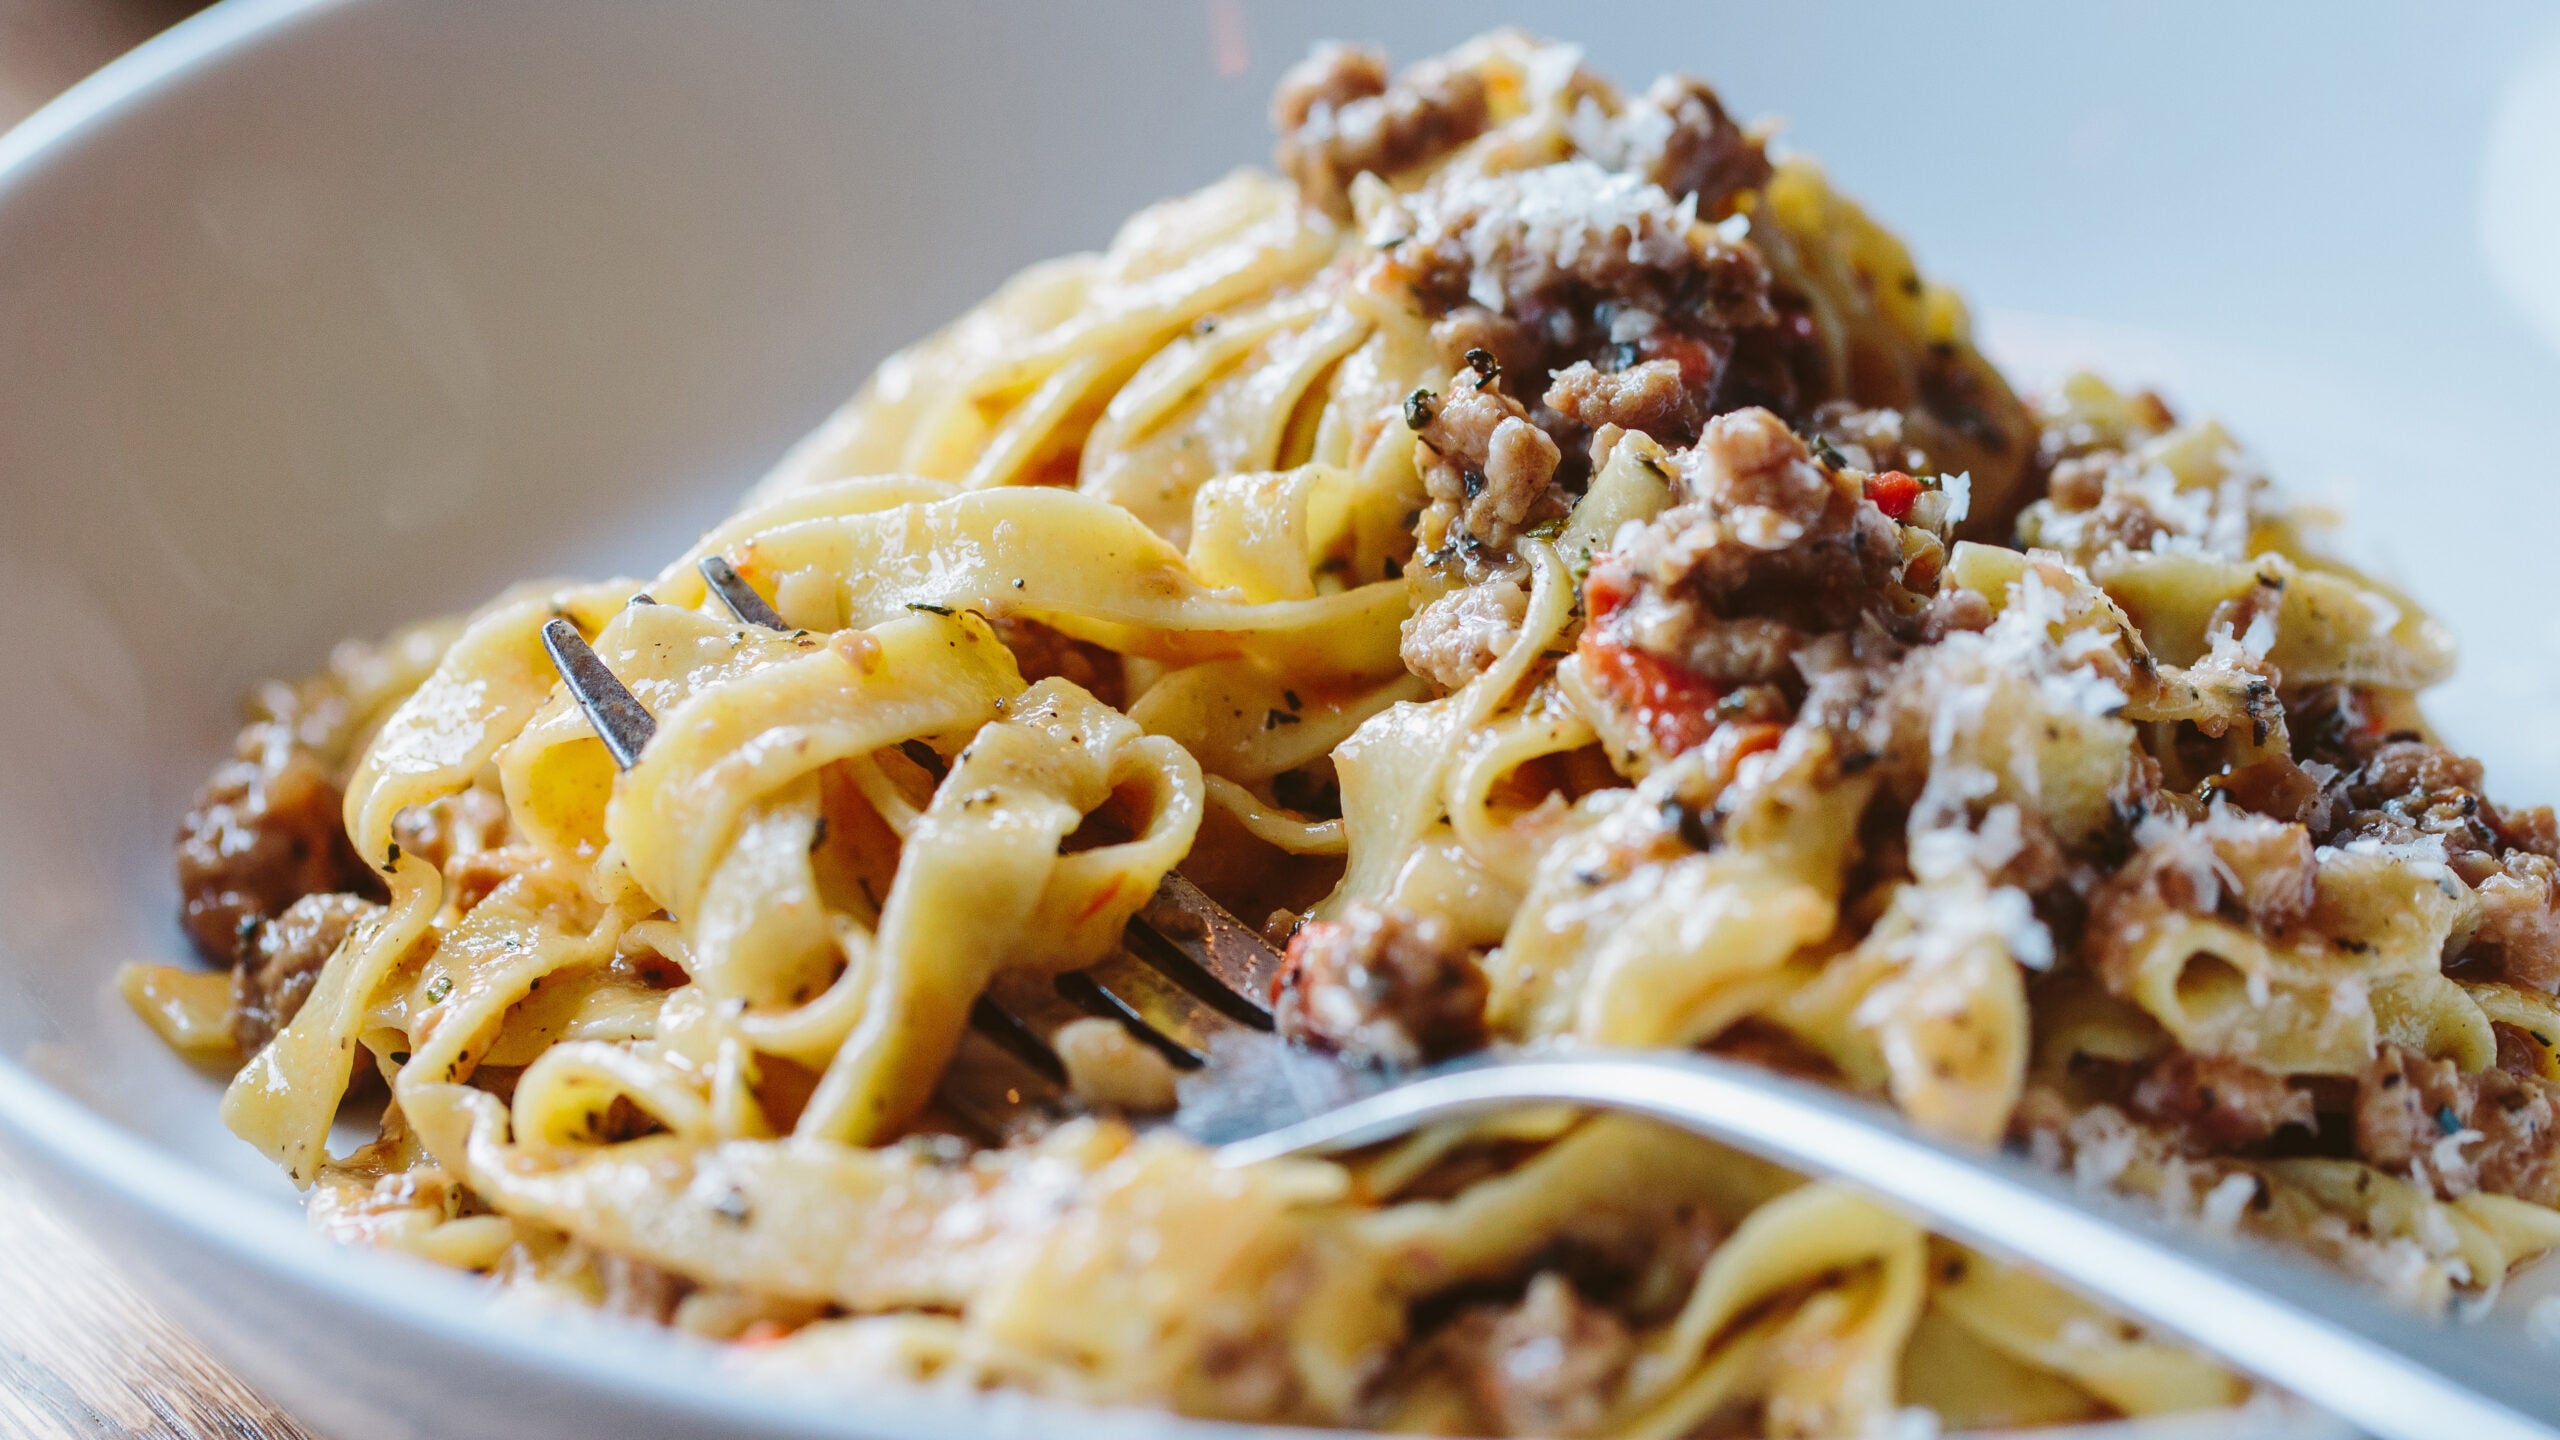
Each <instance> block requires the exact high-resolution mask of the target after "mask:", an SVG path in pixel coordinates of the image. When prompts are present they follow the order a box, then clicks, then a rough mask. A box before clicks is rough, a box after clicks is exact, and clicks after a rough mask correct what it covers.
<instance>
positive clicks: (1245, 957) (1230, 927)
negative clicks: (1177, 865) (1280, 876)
mask: <svg viewBox="0 0 2560 1440" xmlns="http://www.w3.org/2000/svg"><path fill="white" fill-rule="evenodd" d="M1137 919H1138V921H1139V923H1140V924H1142V925H1144V926H1145V927H1146V929H1147V931H1148V932H1149V933H1151V934H1153V935H1154V936H1156V937H1157V938H1158V939H1160V940H1162V941H1164V943H1165V944H1167V945H1169V946H1171V947H1172V948H1173V949H1174V950H1175V951H1176V952H1177V953H1178V954H1180V955H1181V956H1182V958H1183V959H1185V960H1187V961H1189V962H1190V963H1191V964H1192V965H1194V966H1197V967H1198V968H1199V971H1200V973H1201V974H1203V975H1206V976H1208V977H1209V978H1210V979H1213V980H1215V981H1217V982H1218V984H1219V985H1220V986H1221V987H1223V988H1224V990H1225V991H1226V993H1228V994H1230V995H1232V996H1234V997H1235V998H1236V999H1238V1000H1241V1001H1243V1002H1244V1003H1245V1004H1246V1005H1247V1006H1250V1007H1251V1015H1250V1016H1248V1017H1245V1018H1248V1019H1253V1018H1256V1017H1258V1019H1259V1023H1261V1024H1262V1025H1264V1026H1268V1025H1269V1023H1270V1011H1271V999H1272V994H1273V991H1274V989H1275V987H1277V986H1278V984H1279V982H1280V952H1279V951H1277V950H1274V949H1272V948H1271V947H1270V946H1269V945H1268V944H1266V943H1264V941H1263V938H1262V937H1261V936H1260V935H1258V934H1255V933H1254V931H1253V929H1252V928H1251V927H1250V926H1248V925H1246V924H1245V923H1244V922H1243V921H1242V920H1239V919H1237V918H1236V917H1235V916H1234V915H1233V914H1232V913H1230V912H1229V911H1228V910H1227V907H1226V906H1224V905H1221V904H1219V903H1218V902H1217V901H1215V900H1212V899H1210V898H1209V896H1208V893H1207V892H1206V891H1203V890H1202V889H1201V888H1200V887H1199V886H1197V885H1194V884H1192V883H1191V882H1190V881H1189V880H1188V879H1186V878H1184V876H1183V874H1182V872H1181V871H1179V870H1176V871H1171V872H1168V873H1167V874H1166V875H1165V877H1164V883H1163V884H1162V885H1160V886H1158V887H1156V893H1155V894H1154V896H1153V897H1151V898H1150V899H1149V900H1148V901H1147V903H1146V904H1144V905H1141V906H1139V907H1138V914H1137ZM1142 958H1151V957H1142Z"/></svg>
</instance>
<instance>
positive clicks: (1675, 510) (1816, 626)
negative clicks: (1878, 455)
mask: <svg viewBox="0 0 2560 1440" xmlns="http://www.w3.org/2000/svg"><path fill="white" fill-rule="evenodd" d="M1669 469H1670V471H1671V473H1672V476H1673V479H1674V482H1675V490H1676V494H1677V495H1678V497H1679V503H1678V504H1676V505H1674V506H1673V507H1672V508H1671V509H1669V510H1666V511H1664V512H1663V513H1662V514H1661V515H1660V516H1659V517H1657V518H1656V519H1655V520H1653V521H1652V522H1650V523H1648V524H1646V525H1643V526H1641V527H1636V528H1635V529H1633V530H1632V531H1630V532H1629V533H1627V534H1624V535H1622V536H1621V537H1620V538H1619V540H1618V542H1617V544H1616V545H1614V546H1613V547H1612V548H1611V549H1610V550H1608V551H1607V552H1605V553H1603V554H1602V555H1600V556H1598V557H1597V558H1595V559H1594V560H1593V562H1592V565H1591V573H1590V579H1589V582H1588V584H1587V586H1586V588H1585V592H1584V599H1585V604H1586V606H1587V607H1588V611H1589V616H1590V623H1589V624H1588V625H1587V626H1586V627H1585V628H1584V631H1583V634H1582V639H1581V642H1580V648H1579V650H1578V651H1577V654H1578V655H1579V657H1580V660H1581V663H1582V666H1583V669H1584V675H1585V678H1586V681H1587V683H1588V684H1589V685H1590V687H1591V688H1592V690H1593V691H1594V692H1595V693H1596V694H1598V695H1599V696H1600V697H1601V698H1602V700H1603V703H1605V704H1608V705H1610V706H1611V707H1612V708H1614V709H1616V710H1618V711H1620V712H1622V713H1623V714H1624V715H1625V716H1626V717H1627V719H1626V723H1624V724H1623V725H1622V726H1621V727H1620V729H1621V730H1622V731H1623V732H1624V734H1625V735H1627V736H1628V737H1630V743H1632V744H1634V745H1636V746H1637V747H1639V748H1649V750H1650V751H1651V753H1652V754H1653V756H1654V757H1655V758H1661V757H1666V756H1669V755H1674V754H1678V753H1680V752H1681V751H1684V750H1688V749H1691V748H1694V747H1695V746H1697V745H1699V744H1701V743H1703V742H1704V741H1705V740H1706V738H1707V736H1708V735H1709V734H1710V733H1712V732H1713V730H1714V728H1715V726H1716V725H1717V724H1718V723H1721V722H1722V721H1723V720H1727V719H1738V718H1750V719H1757V720H1768V719H1781V718H1785V717H1786V716H1787V715H1789V714H1790V713H1792V710H1793V704H1794V700H1795V698H1796V697H1797V695H1799V694H1800V693H1801V690H1802V680H1801V676H1800V673H1799V671H1798V669H1797V667H1796V659H1797V657H1798V655H1799V654H1800V653H1801V652H1803V651H1804V649H1805V648H1806V646H1807V643H1808V641H1809V640H1810V639H1811V637H1813V636H1816V635H1820V634H1826V633H1837V632H1841V631H1845V630H1848V629H1850V628H1852V627H1854V626H1857V625H1859V624H1860V623H1861V622H1864V621H1867V620H1870V619H1872V620H1874V621H1875V622H1877V623H1879V624H1886V625H1892V626H1907V625H1908V624H1909V623H1911V622H1913V621H1916V618H1917V616H1918V614H1919V601H1918V599H1917V597H1915V596H1912V595H1911V594H1910V593H1909V592H1907V591H1904V590H1902V588H1901V585H1900V580H1901V577H1902V572H1903V560H1904V555H1903V545H1902V540H1901V532H1900V528H1899V526H1898V525H1897V523H1896V521H1895V520H1894V519H1893V518H1892V517H1891V516H1889V515H1888V514H1887V513H1886V512H1885V510H1884V509H1883V508H1882V506H1881V505H1880V504H1879V503H1878V501H1877V500H1876V499H1875V498H1872V497H1871V496H1870V495H1869V494H1868V493H1867V492H1866V489H1865V487H1863V486H1862V485H1861V484H1860V483H1859V482H1858V481H1856V480H1854V479H1852V478H1850V477H1849V476H1848V475H1846V474H1845V473H1842V472H1839V471H1835V470H1832V469H1830V468H1827V467H1826V466H1824V465H1823V464H1822V463H1821V462H1819V461H1817V460H1816V459H1815V458H1814V455H1813V453H1812V451H1811V450H1809V449H1808V448H1807V447H1806V445H1805V442H1804V440H1803V439H1802V438H1801V437H1799V436H1797V435H1796V434H1795V433H1794V432H1792V431H1790V430H1789V429H1788V428H1787V426H1786V424H1785V422H1784V421H1782V420H1780V419H1779V418H1778V417H1777V416H1775V415H1773V414H1771V413H1769V412H1768V411H1766V410H1758V409H1754V410H1739V411H1735V412H1733V413H1731V414H1728V415H1722V416H1718V417H1717V418H1716V419H1715V420H1713V421H1711V422H1709V424H1708V425H1707V427H1706V432H1705V434H1704V435H1703V436H1702V437H1701V438H1700V439H1699V441H1698V443H1697V445H1696V446H1695V447H1693V448H1691V449H1689V450H1685V451H1681V452H1679V453H1677V454H1675V455H1674V456H1672V458H1671V461H1670V465H1669ZM1900 478H1902V479H1903V480H1905V481H1907V480H1908V478H1909V477H1907V476H1906V477H1900ZM1906 503H1907V499H1906Z"/></svg>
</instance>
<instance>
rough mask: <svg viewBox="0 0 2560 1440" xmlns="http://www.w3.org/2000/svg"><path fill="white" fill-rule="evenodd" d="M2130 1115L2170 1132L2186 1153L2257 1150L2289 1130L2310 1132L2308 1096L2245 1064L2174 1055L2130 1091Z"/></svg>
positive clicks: (2182, 1053)
mask: <svg viewBox="0 0 2560 1440" xmlns="http://www.w3.org/2000/svg"><path fill="white" fill-rule="evenodd" d="M2132 1108H2133V1112H2134V1113H2135V1114H2137V1115H2140V1116H2143V1117H2144V1118H2146V1119H2150V1120H2156V1121H2159V1122H2160V1123H2162V1124H2164V1125H2167V1126H2169V1127H2171V1128H2172V1129H2174V1130H2175V1131H2176V1132H2177V1133H2178V1135H2179V1136H2180V1138H2181V1139H2182V1140H2183V1141H2184V1142H2185V1145H2186V1148H2187V1149H2189V1150H2191V1151H2194V1152H2196V1153H2198V1154H2208V1155H2209V1154H2219V1153H2222V1152H2225V1151H2229V1150H2236V1149H2240V1148H2242V1147H2244V1146H2250V1145H2256V1144H2259V1143H2261V1142H2263V1141H2264V1140H2266V1139H2267V1138H2268V1137H2269V1136H2271V1135H2273V1134H2275V1133H2276V1132H2277V1131H2278V1130H2281V1129H2283V1128H2285V1127H2286V1126H2288V1125H2294V1126H2300V1127H2301V1128H2303V1129H2306V1130H2307V1129H2310V1128H2311V1127H2312V1124H2313V1117H2312V1105H2311V1095H2310V1092H2308V1091H2304V1090H2297V1089H2294V1088H2293V1087H2292V1086H2290V1085H2287V1084H2286V1083H2285V1080H2284V1077H2283V1076H2281V1075H2272V1074H2269V1073H2268V1072H2266V1071H2264V1070H2261V1069H2259V1068H2258V1067H2257V1066H2255V1065H2251V1064H2249V1063H2248V1062H2247V1061H2244V1060H2233V1059H2230V1058H2228V1057H2225V1056H2219V1055H2194V1054H2189V1053H2187V1052H2186V1051H2183V1050H2181V1051H2178V1052H2175V1053H2173V1054H2170V1055H2168V1056H2165V1057H2163V1058H2162V1059H2160V1060H2158V1061H2156V1062H2154V1063H2153V1064H2152V1065H2151V1067H2150V1069H2149V1070H2147V1071H2145V1072H2144V1074H2143V1076H2142V1079H2141V1081H2140V1082H2139V1083H2137V1084H2136V1085H2135V1086H2134V1087H2133V1107H2132Z"/></svg>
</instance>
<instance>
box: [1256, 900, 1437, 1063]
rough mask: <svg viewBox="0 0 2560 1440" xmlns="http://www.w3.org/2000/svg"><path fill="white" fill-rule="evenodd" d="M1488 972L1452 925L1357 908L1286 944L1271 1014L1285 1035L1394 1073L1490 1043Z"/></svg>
mask: <svg viewBox="0 0 2560 1440" xmlns="http://www.w3.org/2000/svg"><path fill="white" fill-rule="evenodd" d="M1484 998H1485V980H1484V972H1483V971H1482V970H1481V969H1480V968H1479V967H1478V965H1477V959H1476V956H1475V955H1474V954H1473V953H1471V952H1470V951H1468V950H1467V949H1466V948H1465V947H1464V946H1462V945H1459V944H1458V943H1457V942H1456V940H1455V939H1453V938H1452V937H1451V936H1450V934H1449V929H1448V924H1447V922H1446V921H1443V920H1441V919H1439V918H1438V917H1437V916H1417V915H1413V914H1411V913H1408V912H1406V911H1403V910H1397V909H1393V908H1387V907H1380V906H1373V905H1354V906H1352V907H1351V908H1350V909H1349V910H1348V911H1347V912H1346V913H1345V914H1344V915H1343V917H1342V918H1341V919H1339V920H1315V921H1310V922H1308V923H1307V924H1305V925H1303V926H1301V927H1299V930H1298V933H1297V934H1296V935H1294V936H1292V937H1291V938H1290V940H1289V951H1288V955H1287V957H1286V959H1285V961H1284V962H1283V965H1282V968H1281V972H1280V988H1279V996H1278V1002H1279V1003H1278V1005H1277V1006H1276V1007H1275V1010H1274V1018H1275V1019H1276V1020H1277V1022H1278V1024H1279V1028H1280V1033H1281V1034H1283V1035H1285V1036H1288V1037H1290V1038H1291V1039H1298V1040H1309V1041H1313V1042H1316V1043H1318V1044H1322V1045H1326V1046H1329V1047H1331V1048H1333V1049H1336V1050H1339V1051H1341V1052H1342V1053H1344V1054H1345V1055H1348V1056H1351V1057H1353V1058H1355V1059H1360V1060H1367V1061H1375V1062H1379V1063H1384V1064H1388V1065H1400V1066H1401V1065H1416V1064H1420V1063H1421V1062H1423V1061H1425V1060H1430V1059H1436V1058H1438V1057H1440V1056H1443V1055H1450V1054H1454V1053H1456V1052H1458V1051H1461V1050H1468V1049H1473V1048H1474V1047H1476V1046H1478V1045H1481V1044H1482V1043H1483V1042H1484Z"/></svg>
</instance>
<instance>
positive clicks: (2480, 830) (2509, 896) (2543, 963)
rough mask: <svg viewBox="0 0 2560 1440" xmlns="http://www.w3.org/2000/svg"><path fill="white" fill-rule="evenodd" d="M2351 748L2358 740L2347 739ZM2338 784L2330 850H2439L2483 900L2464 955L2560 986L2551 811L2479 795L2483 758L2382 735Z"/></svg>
mask: <svg viewBox="0 0 2560 1440" xmlns="http://www.w3.org/2000/svg"><path fill="white" fill-rule="evenodd" d="M2351 743H2352V742H2351ZM2362 748H2363V750H2364V758H2363V763H2362V765H2360V766H2359V767H2358V768H2357V769H2356V770H2355V771H2353V772H2352V773H2351V774H2349V775H2348V776H2347V777H2346V779H2345V780H2344V782H2343V783H2342V785H2341V787H2340V799H2341V801H2342V803H2340V804H2339V805H2337V806H2336V807H2335V809H2336V810H2337V811H2338V819H2337V827H2336V830H2335V832H2334V833H2333V834H2332V835H2331V836H2329V837H2328V839H2329V842H2330V843H2332V844H2344V843H2347V842H2349V841H2354V840H2371V841H2375V842H2378V843H2381V844H2386V845H2423V844H2427V843H2430V842H2432V843H2436V844H2441V845H2442V846H2443V847H2444V852H2445V859H2446V863H2447V864H2449V865H2450V866H2451V867H2452V868H2453V872H2454V873H2455V874H2457V875H2459V876H2461V877H2462V879H2463V881H2464V883H2466V884H2468V885H2470V886H2471V887H2472V888H2473V889H2474V890H2476V891H2477V892H2479V895H2480V923H2479V927H2478V929H2477V930H2476V931H2475V932H2474V934H2473V935H2472V939H2471V945H2470V947H2469V949H2468V950H2466V951H2465V952H2464V958H2466V959H2469V960H2472V961H2476V962H2479V963H2482V964H2485V965H2487V966H2489V967H2491V968H2493V969H2494V970H2495V971H2496V972H2497V973H2498V974H2500V975H2502V976H2504V977H2505V978H2506V979H2508V980H2510V981H2512V982H2514V983H2516V984H2518V985H2527V986H2532V987H2534V988H2536V989H2540V990H2545V991H2549V990H2554V989H2560V860H2555V859H2554V858H2553V855H2552V853H2551V852H2552V849H2553V848H2560V847H2554V846H2553V844H2552V840H2551V836H2552V820H2551V816H2550V812H2549V811H2547V810H2544V809H2540V808H2536V809H2533V810H2524V811H2515V812H2506V811H2501V810H2500V809H2499V808H2498V807H2497V806H2496V805H2494V804H2492V803H2491V802H2490V801H2489V799H2488V797H2486V796H2484V795H2482V794H2481V793H2480V783H2481V768H2480V762H2479V761H2477V760H2474V759H2471V758H2469V757H2468V756H2463V755H2457V754H2455V753H2453V752H2452V751H2450V750H2447V749H2445V748H2444V747H2443V746H2441V745H2434V744H2429V743H2428V742H2426V741H2424V740H2419V739H2414V738H2396V739H2395V738H2388V737H2386V738H2384V739H2382V740H2380V741H2378V742H2373V743H2371V744H2370V745H2369V746H2366V747H2362Z"/></svg>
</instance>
